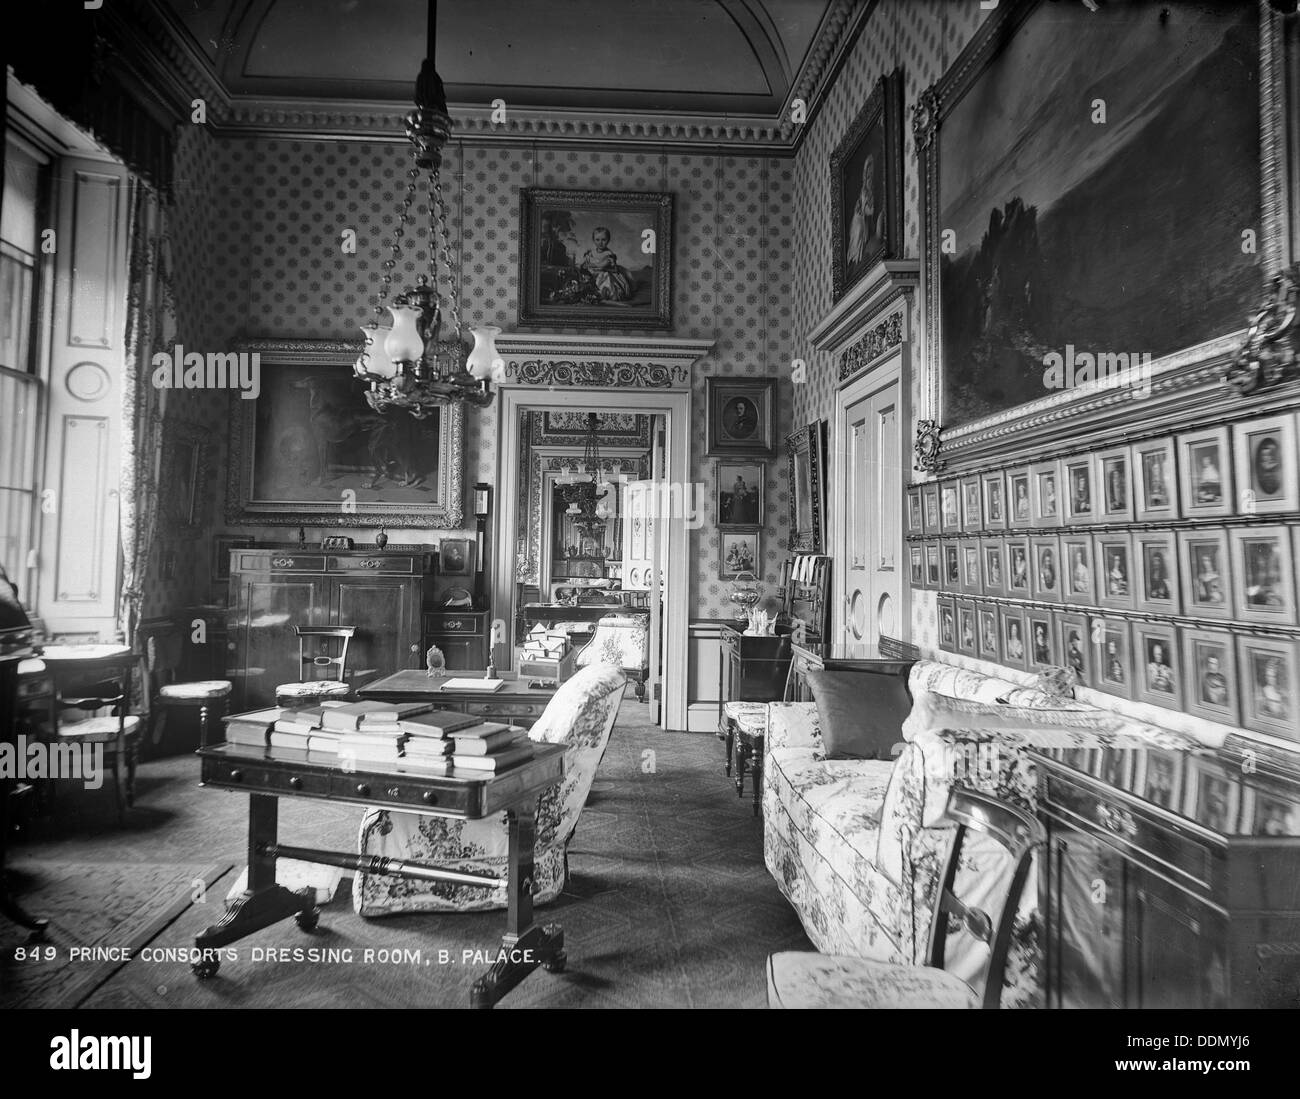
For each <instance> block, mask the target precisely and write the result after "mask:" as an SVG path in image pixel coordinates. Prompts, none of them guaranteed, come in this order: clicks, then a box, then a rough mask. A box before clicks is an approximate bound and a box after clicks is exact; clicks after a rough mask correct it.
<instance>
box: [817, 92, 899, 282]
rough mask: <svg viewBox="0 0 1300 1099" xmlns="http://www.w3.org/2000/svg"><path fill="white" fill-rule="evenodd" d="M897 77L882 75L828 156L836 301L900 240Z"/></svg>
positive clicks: (890, 253)
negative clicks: (833, 150) (829, 163)
mask: <svg viewBox="0 0 1300 1099" xmlns="http://www.w3.org/2000/svg"><path fill="white" fill-rule="evenodd" d="M902 86H903V79H902V74H901V73H900V72H898V71H894V72H892V73H890V74H889V75H887V76H882V77H881V78H880V80H879V81H877V83H876V87H875V90H874V91H872V93H871V96H870V97H869V98H868V99H867V102H866V103H865V104H863V106H862V110H860V111H859V112H858V115H857V117H856V118H855V119H854V120H853V124H852V125H851V126H849V128H848V131H847V132H846V133H845V135H844V138H843V140H842V141H841V142H840V143H839V145H838V146H837V147H836V149H835V152H834V153H832V154H831V240H832V245H831V255H832V261H831V262H832V268H831V288H832V295H833V297H834V300H835V301H839V300H840V298H842V297H843V296H844V293H845V291H847V290H848V289H849V288H850V287H851V286H853V284H854V283H856V282H857V281H858V280H859V279H860V278H862V276H863V275H864V274H866V272H867V271H868V270H870V269H871V267H872V266H873V265H874V264H875V263H877V262H878V261H879V260H882V259H894V258H896V257H897V256H898V254H899V250H900V248H901V247H902V240H903V91H902Z"/></svg>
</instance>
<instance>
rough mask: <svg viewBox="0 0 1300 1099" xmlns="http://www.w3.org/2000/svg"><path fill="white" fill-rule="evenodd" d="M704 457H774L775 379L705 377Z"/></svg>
mask: <svg viewBox="0 0 1300 1099" xmlns="http://www.w3.org/2000/svg"><path fill="white" fill-rule="evenodd" d="M704 401H705V407H706V408H707V409H708V419H707V420H706V422H705V432H706V436H707V438H706V439H705V447H704V454H705V457H707V458H734V457H751V458H774V457H776V379H775V378H705V379H704Z"/></svg>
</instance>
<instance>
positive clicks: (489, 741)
mask: <svg viewBox="0 0 1300 1099" xmlns="http://www.w3.org/2000/svg"><path fill="white" fill-rule="evenodd" d="M451 741H452V749H451V765H452V773H453V774H455V773H456V772H470V773H474V772H483V771H487V772H488V773H490V774H500V773H501V772H502V771H508V770H509V769H510V768H511V767H518V766H519V764H521V763H524V762H526V761H528V760H530V759H532V758H533V742H532V741H531V740H529V739H528V733H527V731H526V730H524V729H521V728H519V727H518V726H516V725H502V724H501V723H500V722H497V721H482V722H479V724H477V725H471V726H468V727H466V728H464V729H455V730H453V731H452V733H451Z"/></svg>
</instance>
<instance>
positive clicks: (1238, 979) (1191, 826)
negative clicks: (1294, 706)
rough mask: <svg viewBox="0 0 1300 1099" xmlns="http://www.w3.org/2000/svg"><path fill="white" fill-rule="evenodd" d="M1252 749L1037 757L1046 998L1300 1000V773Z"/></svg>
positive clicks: (1190, 1003) (1186, 1003) (1177, 1003)
mask: <svg viewBox="0 0 1300 1099" xmlns="http://www.w3.org/2000/svg"><path fill="white" fill-rule="evenodd" d="M1242 745H1243V746H1242V747H1239V748H1238V747H1234V743H1233V738H1229V742H1228V744H1227V745H1225V747H1224V748H1223V749H1220V750H1219V751H1216V752H1213V753H1211V752H1205V753H1197V754H1192V753H1185V752H1173V751H1154V750H1151V751H1138V750H1126V751H1121V750H1108V749H1095V750H1086V751H1085V750H1061V749H1057V750H1044V751H1040V752H1035V753H1034V757H1035V760H1036V762H1037V763H1038V766H1039V795H1040V812H1041V813H1042V816H1043V820H1044V823H1045V824H1046V826H1047V831H1048V843H1047V849H1046V852H1045V857H1044V858H1043V859H1042V860H1041V861H1040V875H1041V876H1040V905H1041V911H1042V913H1043V920H1044V931H1045V936H1044V947H1045V950H1044V962H1045V977H1046V994H1047V1004H1048V1006H1049V1007H1088V1008H1146V1007H1178V1008H1223V1007H1292V1008H1294V1007H1296V1006H1298V1005H1300V908H1298V907H1297V905H1296V903H1295V882H1296V880H1297V878H1298V877H1300V772H1295V771H1291V770H1289V768H1288V767H1281V768H1278V767H1272V766H1269V763H1268V760H1261V759H1260V758H1259V756H1260V753H1259V749H1258V746H1251V745H1250V744H1249V743H1248V742H1246V741H1245V739H1244V738H1242Z"/></svg>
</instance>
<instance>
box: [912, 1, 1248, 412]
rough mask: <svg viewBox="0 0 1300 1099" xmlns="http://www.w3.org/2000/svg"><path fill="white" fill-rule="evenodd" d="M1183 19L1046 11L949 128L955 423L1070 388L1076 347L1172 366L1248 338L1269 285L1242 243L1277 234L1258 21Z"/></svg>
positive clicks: (948, 358) (1151, 12)
mask: <svg viewBox="0 0 1300 1099" xmlns="http://www.w3.org/2000/svg"><path fill="white" fill-rule="evenodd" d="M1169 7H1170V15H1169V18H1167V19H1161V18H1160V15H1159V10H1160V6H1159V5H1151V4H1139V3H1111V4H1107V5H1106V6H1105V7H1104V9H1103V12H1102V13H1100V14H1093V13H1090V12H1089V11H1088V10H1087V9H1086V8H1085V7H1084V5H1082V4H1077V3H1076V4H1054V3H1042V4H1040V5H1039V6H1038V7H1036V8H1035V9H1034V10H1033V12H1032V13H1031V14H1030V15H1029V16H1028V17H1027V18H1026V20H1025V22H1024V23H1023V24H1022V25H1021V26H1020V28H1019V30H1018V31H1017V32H1016V33H1015V35H1014V37H1013V38H1012V39H1011V40H1010V42H1009V43H1008V44H1007V45H1006V46H1005V47H1004V48H1003V49H1002V51H1001V52H1000V53H998V54H997V55H996V56H995V57H994V59H993V61H992V63H991V64H990V65H989V66H988V67H987V68H985V69H984V70H983V71H982V72H981V73H980V74H979V75H978V76H976V77H975V78H974V81H973V83H972V84H971V86H970V88H969V90H968V91H967V92H966V93H965V94H964V95H963V96H962V97H961V98H960V99H959V100H958V101H957V102H956V103H955V104H954V106H953V107H952V109H951V112H950V113H947V114H946V115H945V117H944V118H943V120H942V124H941V125H940V127H939V130H938V133H937V135H936V139H935V140H936V142H937V145H938V152H937V171H938V174H939V180H938V182H939V187H938V194H939V210H938V217H937V224H936V223H935V222H932V223H931V224H932V225H934V226H935V236H937V237H939V238H940V239H938V240H932V241H930V242H929V245H928V246H929V247H930V248H932V249H940V248H941V244H942V241H943V239H944V238H945V237H946V239H947V240H948V241H949V242H951V244H952V247H951V248H950V249H949V250H946V251H942V250H941V255H940V269H939V280H940V286H939V290H940V302H941V321H940V324H941V335H942V360H943V361H942V364H941V370H942V378H943V401H944V406H943V417H944V422H945V424H946V425H947V426H949V427H955V426H959V425H961V424H964V423H969V422H970V421H972V420H976V419H979V418H981V417H984V416H988V415H991V414H994V413H997V412H1000V411H1003V410H1006V409H1011V408H1014V407H1016V406H1017V405H1020V404H1023V403H1025V402H1026V401H1031V400H1034V399H1035V398H1038V397H1042V396H1044V395H1046V394H1047V393H1049V392H1052V390H1049V389H1047V388H1046V387H1045V386H1044V384H1043V382H1044V372H1045V369H1046V367H1045V362H1044V360H1045V357H1046V356H1047V355H1048V354H1049V353H1051V352H1056V353H1058V354H1061V355H1064V354H1065V353H1066V346H1067V345H1071V346H1073V348H1074V349H1075V351H1076V353H1078V352H1088V353H1091V354H1094V355H1095V354H1098V353H1103V352H1106V353H1127V354H1129V355H1134V356H1141V355H1143V354H1145V353H1149V354H1150V355H1151V357H1152V359H1157V358H1159V357H1160V356H1162V355H1166V354H1169V353H1170V352H1173V351H1176V350H1179V349H1181V348H1185V347H1190V346H1193V345H1195V344H1197V343H1200V342H1202V341H1204V340H1206V339H1209V338H1211V337H1213V336H1216V335H1222V334H1224V333H1227V332H1231V331H1234V330H1236V329H1239V328H1243V327H1244V326H1245V324H1246V322H1247V316H1248V314H1249V313H1250V312H1251V311H1252V304H1253V303H1254V302H1255V300H1256V299H1257V298H1258V296H1259V292H1260V285H1261V284H1260V276H1259V269H1258V255H1257V254H1253V253H1247V252H1243V248H1242V232H1243V230H1245V229H1254V230H1255V231H1256V232H1258V231H1259V227H1260V218H1259V213H1260V199H1259V192H1260V181H1259V26H1258V12H1257V9H1256V7H1255V5H1253V4H1231V5H1228V4H1223V5H1218V4H1172V5H1169ZM1098 101H1100V102H1098ZM1102 112H1104V120H1101V119H1102V117H1103V116H1102ZM1094 119H1097V120H1096V121H1095V120H1094Z"/></svg>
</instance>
